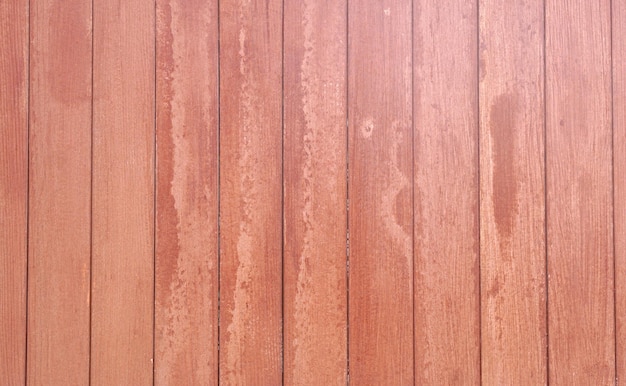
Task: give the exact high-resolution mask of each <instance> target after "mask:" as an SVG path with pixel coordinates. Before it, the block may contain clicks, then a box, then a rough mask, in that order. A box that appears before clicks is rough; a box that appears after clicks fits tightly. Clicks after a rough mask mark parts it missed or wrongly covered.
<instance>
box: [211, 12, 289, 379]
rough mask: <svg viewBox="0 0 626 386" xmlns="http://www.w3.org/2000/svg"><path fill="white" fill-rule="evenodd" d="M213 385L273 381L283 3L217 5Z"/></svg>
mask: <svg viewBox="0 0 626 386" xmlns="http://www.w3.org/2000/svg"><path fill="white" fill-rule="evenodd" d="M219 18H220V219H221V220H220V250H221V251H220V252H221V254H220V382H221V383H226V384H236V385H243V384H250V385H277V384H280V383H281V379H282V374H281V370H282V369H281V364H282V358H281V349H282V347H281V343H282V332H281V330H282V323H281V317H282V314H281V312H282V311H281V308H282V294H281V287H282V283H281V279H282V270H281V264H282V256H281V250H282V240H281V237H282V231H281V229H282V215H281V196H282V178H281V154H282V152H281V143H282V140H281V136H282V130H281V115H282V109H281V104H282V63H281V62H282V60H281V58H282V51H281V50H282V2H281V1H279V0H265V1H261V0H254V1H250V0H239V1H227V2H223V3H222V4H220V16H219Z"/></svg>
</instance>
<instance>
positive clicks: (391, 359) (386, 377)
mask: <svg viewBox="0 0 626 386" xmlns="http://www.w3.org/2000/svg"><path fill="white" fill-rule="evenodd" d="M348 15H349V20H348V23H349V24H348V31H349V38H348V46H349V52H348V62H349V64H348V69H349V72H348V85H349V87H348V111H349V123H348V126H349V137H348V138H349V139H348V141H349V143H350V148H349V162H350V166H349V168H350V173H349V188H348V189H349V198H350V201H349V202H350V204H349V216H348V217H349V229H350V256H349V259H350V271H349V272H350V276H349V280H350V281H349V283H350V291H349V305H350V306H349V307H350V311H349V312H350V315H349V323H350V324H349V325H350V330H349V331H350V332H349V334H350V336H349V344H350V347H349V350H350V365H349V370H350V382H351V383H355V384H389V385H402V384H409V383H413V375H414V374H413V235H412V229H413V227H412V219H413V217H412V212H411V210H410V209H409V210H407V208H411V207H412V206H413V200H412V188H411V181H412V179H413V176H412V166H411V163H412V161H413V158H412V146H411V140H412V134H411V131H412V129H411V114H412V111H411V94H412V90H411V65H412V64H411V8H410V4H409V3H406V2H398V1H383V2H379V1H374V0H368V1H363V2H358V3H357V2H354V1H352V2H350V3H349V10H348Z"/></svg>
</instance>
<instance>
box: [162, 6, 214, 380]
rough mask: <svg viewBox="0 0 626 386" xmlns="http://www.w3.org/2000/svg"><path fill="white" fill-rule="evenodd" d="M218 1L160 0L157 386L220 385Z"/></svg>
mask: <svg viewBox="0 0 626 386" xmlns="http://www.w3.org/2000/svg"><path fill="white" fill-rule="evenodd" d="M217 21H218V19H217V3H216V2H214V1H208V0H194V1H180V0H158V1H157V19H156V23H157V26H156V28H157V90H156V95H157V165H158V170H157V204H156V205H157V207H156V209H157V216H156V221H157V231H156V262H155V264H156V266H155V272H156V276H155V286H156V290H155V296H156V299H155V313H156V314H155V383H156V384H159V385H215V384H217V369H218V363H217V356H218V353H217V344H218V343H217V317H218V314H217V302H218V292H217V291H218V276H217V272H218V260H217V256H218V245H217V240H218V239H217V197H218V192H217V174H218V170H217V130H218V127H217V123H218V116H217V115H218V109H217V103H218V89H217V87H218V85H217V75H218V73H217V71H218V67H217V60H218V56H217V38H218V36H217V33H218V29H217V25H218V24H217Z"/></svg>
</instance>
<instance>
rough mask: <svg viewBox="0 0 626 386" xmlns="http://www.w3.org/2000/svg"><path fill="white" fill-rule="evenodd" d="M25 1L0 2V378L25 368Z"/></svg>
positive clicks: (13, 378) (14, 380) (16, 376)
mask: <svg viewBox="0 0 626 386" xmlns="http://www.w3.org/2000/svg"><path fill="white" fill-rule="evenodd" d="M28 22H29V20H28V1H25V0H22V1H13V2H2V3H0V52H1V53H2V55H0V79H2V81H1V82H0V117H1V119H2V124H1V125H0V315H2V317H0V374H2V378H3V382H5V383H6V384H7V385H18V384H20V385H23V384H24V382H25V378H24V377H25V373H26V372H25V366H26V266H27V260H26V259H27V240H26V238H27V210H28V208H27V205H28V201H27V198H28Z"/></svg>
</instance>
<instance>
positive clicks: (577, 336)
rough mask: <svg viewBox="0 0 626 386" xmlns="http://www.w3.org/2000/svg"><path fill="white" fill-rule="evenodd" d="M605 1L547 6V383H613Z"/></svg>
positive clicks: (607, 8)
mask: <svg viewBox="0 0 626 386" xmlns="http://www.w3.org/2000/svg"><path fill="white" fill-rule="evenodd" d="M610 41H611V40H610V1H609V0H601V1H593V2H591V1H586V0H576V1H569V0H568V1H565V0H559V1H557V0H553V1H548V2H547V3H546V177H547V202H546V205H547V209H548V211H547V239H548V241H547V243H548V244H547V247H548V252H547V253H548V275H549V281H548V316H549V326H548V331H549V336H548V345H549V362H550V364H549V372H550V374H549V382H550V384H553V385H574V384H577V385H609V384H613V383H614V382H615V347H614V341H615V335H614V333H615V331H614V303H613V300H614V299H613V263H614V261H613V237H612V235H613V221H612V218H613V205H612V177H611V172H612V167H611V153H612V149H611V104H610V103H611V90H610V87H611V78H610V77H611V67H610V59H611V56H610V55H611V51H610V49H611V47H610Z"/></svg>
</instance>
